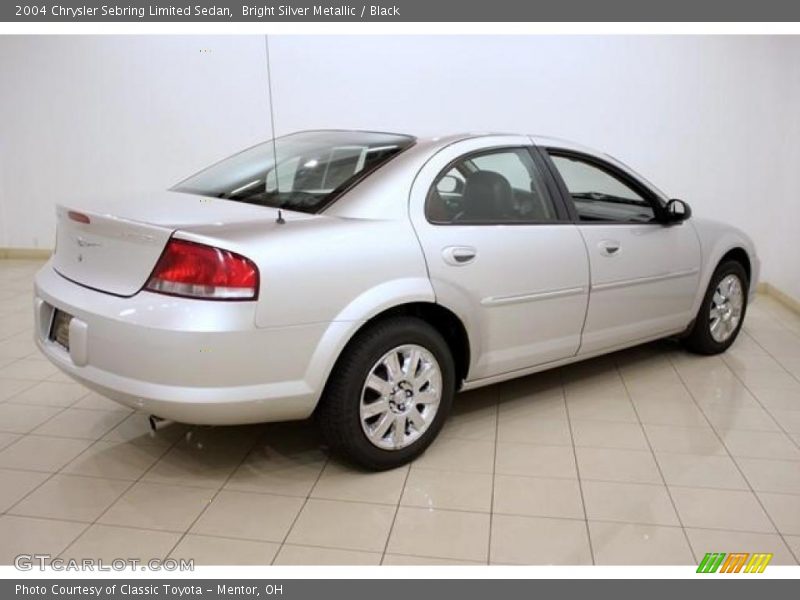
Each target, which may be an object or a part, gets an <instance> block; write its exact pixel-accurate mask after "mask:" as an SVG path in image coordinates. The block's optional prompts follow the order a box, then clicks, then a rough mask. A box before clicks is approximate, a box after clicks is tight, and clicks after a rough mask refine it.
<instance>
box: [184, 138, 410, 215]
mask: <svg viewBox="0 0 800 600" xmlns="http://www.w3.org/2000/svg"><path fill="white" fill-rule="evenodd" d="M413 143H414V138H413V137H409V136H405V135H396V134H388V133H372V132H363V131H307V132H301V133H294V134H291V135H287V136H283V137H279V138H276V139H275V141H274V143H273V141H272V140H270V141H268V142H264V143H263V144H259V145H258V146H253V147H252V148H249V149H247V150H245V151H243V152H240V153H239V154H235V155H233V156H231V157H230V158H226V159H225V160H223V161H221V162H219V163H217V164H215V165H213V166H211V167H209V168H207V169H205V170H203V171H200V172H199V173H197V174H196V175H193V176H192V177H190V178H189V179H186V180H185V181H182V182H181V183H179V184H178V185H177V186H175V187H174V188H173V189H174V190H176V191H178V192H187V193H191V194H200V195H203V196H214V197H216V198H224V199H226V200H233V201H236V202H247V203H249V204H260V205H262V206H271V207H274V208H286V209H289V210H297V211H301V212H307V213H316V212H319V211H321V210H322V209H324V208H325V207H326V206H327V205H328V204H330V203H331V202H333V200H335V199H336V197H337V196H338V195H339V194H341V193H342V192H343V191H344V190H346V189H348V188H349V187H351V186H352V185H353V184H354V183H356V182H357V181H359V180H360V179H361V178H363V177H364V176H365V175H366V174H368V173H369V172H370V171H373V170H375V169H376V168H378V167H379V166H381V165H382V164H384V163H386V162H387V161H389V160H390V159H391V158H392V157H393V156H395V155H396V154H398V153H399V152H402V151H403V150H405V149H406V148H408V147H409V146H411V145H412V144H413ZM276 158H277V160H276ZM276 165H277V166H276Z"/></svg>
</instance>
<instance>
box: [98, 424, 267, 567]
mask: <svg viewBox="0 0 800 600" xmlns="http://www.w3.org/2000/svg"><path fill="white" fill-rule="evenodd" d="M259 439H260V433H259V434H257V435H256V436H255V438H254V439H253V444H252V445H251V446H249V447H248V449H247V450H245V451H244V452H243V453H242V459H241V460H240V461H239V462H238V463H237V464H236V466H235V467H233V468H232V469H231V471H230V473H228V476H227V477H225V480H224V481H223V482H222V483H221V484H220V486H219V487H218V488H217V489H216V490H214V494H213V495H212V496H211V498H210V499H209V500H208V502H206V505H205V506H204V507H203V509H202V510H201V511H200V512H199V513H198V514H197V516H196V517H195V518H194V519H193V520H192V522H191V523H189V526H188V527H187V528H186V529H185V530H184V531H183V533H181V534H180V537H179V538H178V541H177V542H175V544H173V546H172V548H170V550H169V552H167V553H166V554H164V558H168V557H170V556H172V553H173V552H175V550H176V549H177V548H178V546H180V544H181V542H182V541H183V540H184V538H185V537H186V536H187V535H188V533H189V531H191V529H192V527H194V526H195V524H196V523H197V522H198V521H199V520H200V518H201V517H202V516H203V515H204V514H205V513H206V511H207V510H208V508H209V507H210V506H211V505H212V504H213V503H214V500H216V498H217V496H219V495H220V493H221V492H222V490H223V488H224V487H225V485H226V484H227V483H228V481H230V479H231V477H233V474H234V473H235V472H236V471H238V470H239V467H241V466H242V465H243V464H244V462H245V461H246V460H247V458H248V457H249V456H250V454H251V453H252V452H253V450H255V448H256V446H257V445H258V441H259ZM177 444H178V441H176V442H175V444H173V446H172V447H171V448H170V450H172V448H174V447H175V446H177ZM168 452H169V451H168ZM166 455H167V452H165V453H164V454H162V455H161V458H159V459H158V460H157V461H155V462H154V463H153V464H152V465H151V466H150V469H152V468H153V467H155V465H157V464H158V463H159V462H161V461H162V460H163V458H164V456H166ZM150 469H147V472H149V471H150ZM144 475H145V473H143V474H142V477H144ZM129 489H130V488H129ZM207 489H210V488H207ZM125 493H127V490H126V492H125ZM121 497H122V496H120V498H121ZM115 504H116V502H115ZM112 506H113V505H112ZM110 508H111V507H110V506H109V509H110ZM106 510H108V509H106ZM101 517H102V515H101ZM99 518H100V517H98V519H99Z"/></svg>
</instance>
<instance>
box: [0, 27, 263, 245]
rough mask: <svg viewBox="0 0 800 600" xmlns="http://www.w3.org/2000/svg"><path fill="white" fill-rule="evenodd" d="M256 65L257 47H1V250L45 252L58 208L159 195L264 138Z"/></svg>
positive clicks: (176, 43)
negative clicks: (70, 202) (69, 201)
mask: <svg viewBox="0 0 800 600" xmlns="http://www.w3.org/2000/svg"><path fill="white" fill-rule="evenodd" d="M209 49H210V50H211V52H201V50H209ZM265 65H266V60H265V54H264V38H263V37H244V36H242V37H209V36H174V37H145V36H138V37H134V36H130V37H127V36H126V37H112V36H95V37H83V36H80V37H77V36H60V37H47V36H25V37H12V36H3V37H2V38H0V219H1V220H2V221H0V247H3V246H11V247H25V248H50V247H52V246H53V241H54V236H55V229H54V227H55V223H54V208H53V207H54V204H55V203H56V202H57V201H59V200H60V199H63V198H65V197H71V196H75V195H83V194H85V195H87V196H92V197H93V198H95V197H97V198H102V197H103V196H104V195H106V194H107V195H109V196H111V195H114V194H119V192H120V191H128V192H132V193H136V192H137V191H139V190H147V189H153V188H156V189H164V188H166V187H169V186H170V185H172V184H174V183H175V182H176V181H177V180H179V179H181V178H182V177H183V176H186V175H189V174H191V173H192V172H193V171H195V170H197V169H200V168H202V167H204V166H206V165H207V164H208V163H209V162H211V161H214V160H217V159H219V158H220V157H221V156H224V155H226V154H230V153H232V152H235V151H237V150H239V149H241V147H242V146H245V145H249V144H253V143H256V142H258V141H260V140H262V139H264V138H266V137H269V135H270V128H269V119H268V117H267V116H266V115H267V107H268V103H267V101H266V86H267V78H266V69H265Z"/></svg>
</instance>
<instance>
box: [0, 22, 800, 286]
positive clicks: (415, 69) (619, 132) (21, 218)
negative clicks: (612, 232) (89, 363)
mask: <svg viewBox="0 0 800 600" xmlns="http://www.w3.org/2000/svg"><path fill="white" fill-rule="evenodd" d="M270 46H271V54H272V69H273V95H274V109H275V118H276V130H277V132H278V133H286V132H289V131H293V130H296V129H309V128H314V127H362V128H376V129H382V130H396V131H409V132H412V133H433V132H437V133H440V132H447V131H461V130H498V131H521V132H535V133H540V134H547V135H554V136H559V137H566V138H570V139H574V140H576V141H580V142H583V143H586V144H588V145H591V146H595V147H598V148H601V149H604V150H606V151H608V152H609V153H611V154H614V155H615V156H617V157H618V158H620V159H622V160H623V161H625V162H627V163H629V164H630V165H631V166H632V167H634V168H635V169H637V170H640V171H641V172H642V173H644V174H645V175H646V176H647V177H648V178H650V179H651V180H652V181H654V183H656V184H657V185H658V186H659V187H661V188H662V189H664V191H665V192H667V193H668V194H670V195H672V196H677V197H681V198H684V199H686V200H688V201H689V202H690V203H691V204H692V207H693V208H694V210H695V213H696V214H698V215H706V216H715V217H718V218H721V219H723V220H726V221H729V222H731V223H734V224H736V225H739V226H740V227H742V228H744V229H745V230H746V231H748V233H750V234H751V235H752V236H753V238H754V239H755V240H756V243H757V245H758V247H759V251H760V254H761V256H762V259H763V262H764V273H763V275H764V278H765V279H766V280H768V281H770V282H771V283H773V284H775V285H777V286H778V287H780V288H781V289H783V290H784V291H787V292H789V293H791V294H792V295H794V296H795V297H796V298H800V241H799V240H800V236H798V235H797V234H796V233H795V228H796V227H797V225H798V223H800V208H798V207H799V206H800V202H798V190H800V169H798V165H800V143H799V142H798V140H800V117H798V110H797V108H796V107H797V106H800V70H798V69H797V64H799V62H798V61H800V39H798V38H796V37H772V38H768V37H753V36H743V37H728V36H725V37H721V36H716V37H689V36H687V37H639V36H634V37H601V36H598V37H581V36H571V37H546V36H540V37H511V36H508V37H458V36H441V37H415V36H397V37H387V36H380V37H373V36H353V37H322V36H318V37H305V36H284V37H272V38H271V40H270ZM204 48H207V49H211V52H210V53H208V52H205V53H202V52H200V49H204ZM264 64H265V63H264V48H263V38H260V37H255V38H251V37H235V38H209V37H204V36H195V37H173V38H158V37H137V38H111V37H95V38H72V37H70V38H16V39H9V38H3V39H0V82H2V84H0V85H2V86H3V88H2V92H0V219H2V221H3V224H2V227H0V236H4V237H0V246H9V245H10V246H22V247H48V246H50V245H51V240H52V235H53V229H52V228H53V224H52V216H51V215H52V205H53V203H54V202H55V200H56V199H57V198H58V196H59V195H60V194H62V192H63V190H64V189H65V188H69V189H71V190H82V189H91V190H92V192H95V191H97V190H100V191H103V192H108V193H114V191H115V189H118V188H119V187H120V186H125V187H128V188H135V189H144V188H146V187H151V186H158V187H166V186H167V185H169V184H170V183H172V182H174V181H175V180H177V179H180V178H181V177H182V176H184V175H186V174H188V173H189V172H191V171H193V170H195V169H196V168H199V167H201V166H203V165H204V163H207V162H210V161H211V160H213V159H215V158H217V157H220V156H222V155H225V154H227V153H230V152H232V151H234V150H236V149H237V148H239V147H243V146H245V145H248V144H250V143H253V142H254V141H257V140H259V139H261V138H264V137H267V136H268V134H269V122H268V115H267V113H266V108H267V104H266V92H265V86H266V77H265V69H264ZM7 82H9V83H8V85H7Z"/></svg>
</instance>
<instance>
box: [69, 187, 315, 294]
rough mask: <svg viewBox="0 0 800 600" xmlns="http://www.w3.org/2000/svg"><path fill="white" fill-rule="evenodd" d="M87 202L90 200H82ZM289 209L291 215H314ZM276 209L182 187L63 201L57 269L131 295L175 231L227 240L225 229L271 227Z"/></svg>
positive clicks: (85, 282) (97, 286) (88, 283)
mask: <svg viewBox="0 0 800 600" xmlns="http://www.w3.org/2000/svg"><path fill="white" fill-rule="evenodd" d="M86 204H89V205H91V203H90V202H81V205H82V206H83V205H86ZM284 213H285V214H286V218H292V219H302V218H304V217H309V216H310V215H305V214H302V213H295V212H293V213H289V212H288V211H284ZM277 214H278V211H277V210H275V209H272V208H267V207H261V206H255V205H248V204H242V203H238V202H229V201H226V200H220V199H215V198H206V197H202V196H193V195H190V194H182V193H177V192H165V193H163V194H159V195H155V196H153V195H150V196H146V197H140V198H138V199H137V200H136V201H131V202H123V203H119V204H108V203H103V210H102V211H99V210H85V209H78V208H70V207H67V206H62V205H59V206H57V208H56V215H57V234H56V251H55V254H54V256H53V268H54V269H55V270H56V271H57V272H58V273H60V274H61V275H62V276H64V277H66V278H67V279H70V280H71V281H74V282H76V283H79V284H81V285H84V286H86V287H90V288H93V289H96V290H98V291H102V292H107V293H110V294H116V295H118V296H132V295H134V294H136V293H137V292H138V291H139V290H141V289H142V287H144V285H145V284H146V283H147V279H148V278H149V276H150V274H151V273H152V272H153V268H154V267H155V265H156V262H157V261H158V259H159V257H160V256H161V253H162V252H163V250H164V248H165V247H166V245H167V242H168V241H169V239H170V237H171V236H172V235H173V234H174V233H175V232H176V231H187V232H193V231H204V230H211V231H213V232H214V233H215V234H216V235H215V237H217V238H222V239H224V237H225V232H226V230H230V231H233V230H236V229H241V227H242V226H243V225H245V224H247V225H249V226H251V227H252V226H257V227H259V225H260V227H259V229H260V230H261V231H262V232H266V231H268V230H269V229H270V228H271V227H274V226H275V220H276V217H277ZM290 215H291V216H290Z"/></svg>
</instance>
